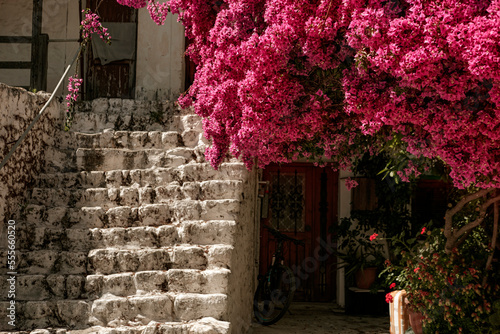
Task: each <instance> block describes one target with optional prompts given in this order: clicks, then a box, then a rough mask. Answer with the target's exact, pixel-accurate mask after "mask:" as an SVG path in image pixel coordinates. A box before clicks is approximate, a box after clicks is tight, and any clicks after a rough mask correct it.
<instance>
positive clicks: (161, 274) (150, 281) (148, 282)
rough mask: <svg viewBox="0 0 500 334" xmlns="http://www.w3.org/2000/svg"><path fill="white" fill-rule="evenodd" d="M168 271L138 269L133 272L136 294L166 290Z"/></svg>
mask: <svg viewBox="0 0 500 334" xmlns="http://www.w3.org/2000/svg"><path fill="white" fill-rule="evenodd" d="M170 271H172V270H168V271H158V270H154V271H140V272H137V273H135V275H134V282H135V287H136V289H137V293H138V294H146V293H151V292H167V291H168V289H169V287H168V273H169V272H170Z"/></svg>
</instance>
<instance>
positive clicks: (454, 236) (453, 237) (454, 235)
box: [445, 189, 500, 252]
mask: <svg viewBox="0 0 500 334" xmlns="http://www.w3.org/2000/svg"><path fill="white" fill-rule="evenodd" d="M491 190H493V189H490V190H489V191H491ZM489 191H488V192H489ZM480 192H481V191H479V192H477V193H476V194H478V193H480ZM474 195H475V194H474ZM470 197H471V196H467V197H466V198H464V199H467V198H470ZM476 198H479V197H476ZM470 201H472V200H469V201H468V202H470ZM498 201H500V195H499V196H495V197H493V198H490V199H489V200H488V201H487V202H486V203H484V204H483V205H481V209H480V211H479V217H477V219H476V220H474V221H473V222H472V223H468V224H467V225H465V226H462V228H460V229H459V230H458V231H456V232H451V233H450V234H449V237H448V236H446V234H445V236H446V239H447V240H446V246H445V249H446V251H447V252H450V251H451V250H452V249H453V248H454V247H455V246H456V243H457V240H458V238H459V237H460V236H461V235H462V234H464V233H466V232H467V231H470V230H472V229H473V228H474V227H477V226H479V225H480V224H481V223H482V222H483V220H484V218H485V216H486V210H487V209H488V207H489V206H490V205H492V204H493V203H496V202H498ZM461 202H463V200H462V201H460V203H461ZM464 205H465V204H463V205H462V207H463V206H464ZM457 206H458V204H457ZM457 206H455V207H454V208H453V209H455V208H456V207H457ZM450 211H452V210H450ZM455 213H456V212H455ZM449 219H450V220H451V217H450V218H449ZM446 223H448V221H446ZM450 227H451V225H450ZM446 228H448V226H446V227H445V232H446ZM450 229H451V228H450Z"/></svg>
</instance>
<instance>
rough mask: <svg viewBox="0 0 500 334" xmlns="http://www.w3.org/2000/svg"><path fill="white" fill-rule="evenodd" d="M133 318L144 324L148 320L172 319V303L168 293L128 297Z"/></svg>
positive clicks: (163, 320)
mask: <svg viewBox="0 0 500 334" xmlns="http://www.w3.org/2000/svg"><path fill="white" fill-rule="evenodd" d="M129 302H130V305H131V308H132V309H133V310H134V313H135V318H136V319H137V318H139V319H140V321H141V322H142V323H143V324H144V325H146V324H148V323H149V322H150V321H152V320H154V321H159V322H165V321H172V320H173V317H172V308H173V303H172V299H171V297H170V296H169V295H152V296H136V297H131V298H130V299H129Z"/></svg>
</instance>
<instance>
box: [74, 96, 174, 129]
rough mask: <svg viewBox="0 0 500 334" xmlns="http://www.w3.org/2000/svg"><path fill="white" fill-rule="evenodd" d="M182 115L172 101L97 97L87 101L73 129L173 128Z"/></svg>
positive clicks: (78, 113) (79, 112)
mask: <svg viewBox="0 0 500 334" xmlns="http://www.w3.org/2000/svg"><path fill="white" fill-rule="evenodd" d="M174 115H179V113H178V112H177V111H176V110H175V108H174V105H173V103H171V102H168V101H166V102H161V101H139V100H127V99H123V100H122V99H96V100H94V101H90V102H84V103H83V104H82V105H81V106H80V107H79V110H78V111H77V112H76V113H75V115H74V118H73V124H72V129H76V130H78V131H82V132H89V131H102V130H105V129H115V130H126V131H145V130H148V131H154V130H159V131H162V130H165V129H168V130H170V129H171V128H174V127H175V126H176V124H172V123H173V116H174Z"/></svg>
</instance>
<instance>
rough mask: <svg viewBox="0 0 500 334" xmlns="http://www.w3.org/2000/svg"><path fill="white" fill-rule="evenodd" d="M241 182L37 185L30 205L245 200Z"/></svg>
mask: <svg viewBox="0 0 500 334" xmlns="http://www.w3.org/2000/svg"><path fill="white" fill-rule="evenodd" d="M242 190H243V189H242V182H241V181H219V180H213V181H205V182H200V183H198V182H185V183H183V185H182V186H181V185H180V184H179V182H172V183H170V184H168V185H165V186H158V187H154V188H153V187H119V188H88V189H71V188H34V189H33V191H32V192H31V198H30V199H29V203H30V204H36V205H45V206H48V207H55V206H69V207H74V208H80V207H84V206H98V205H99V206H102V207H105V208H111V207H116V206H139V205H142V204H153V203H165V202H168V201H170V200H185V199H187V200H222V199H236V200H241V199H242Z"/></svg>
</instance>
